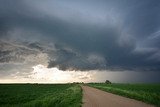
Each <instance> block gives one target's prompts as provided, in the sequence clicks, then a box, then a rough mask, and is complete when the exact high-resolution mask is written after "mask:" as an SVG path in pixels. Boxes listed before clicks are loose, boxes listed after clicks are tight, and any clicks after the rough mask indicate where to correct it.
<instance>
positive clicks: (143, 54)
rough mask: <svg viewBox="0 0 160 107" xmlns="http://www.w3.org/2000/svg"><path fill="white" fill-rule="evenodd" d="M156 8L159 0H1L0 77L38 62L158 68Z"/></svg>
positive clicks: (64, 67)
mask: <svg viewBox="0 0 160 107" xmlns="http://www.w3.org/2000/svg"><path fill="white" fill-rule="evenodd" d="M159 11H160V2H159V1H158V0H154V1H153V0H141V1H139V0H134V1H129V0H122V1H119V0H114V1H113V0H100V1H96V0H79V1H75V0H70V1H65V0H61V1H59V0H54V1H52V0H45V1H43V0H34V1H33V0H14V1H11V0H1V1H0V67H1V68H0V71H1V73H0V76H1V77H3V76H4V75H9V74H12V73H14V72H16V70H15V71H14V70H13V68H14V69H16V68H18V67H20V66H21V68H24V70H22V71H21V72H22V73H23V74H24V73H25V72H27V73H28V72H31V71H32V70H33V68H32V67H33V66H35V65H38V64H42V65H44V66H47V67H48V69H52V68H55V67H56V68H58V69H59V70H63V71H68V70H70V71H83V72H84V71H85V72H86V71H91V70H97V71H104V70H110V71H113V72H114V71H128V72H130V71H137V72H147V71H153V72H159V71H160V44H159V43H160V20H159V19H160V13H159ZM16 66H17V67H16ZM9 68H10V69H12V70H11V71H12V72H9V71H8V69H9ZM31 69H32V70H31ZM27 70H28V71H27ZM26 75H28V74H26Z"/></svg>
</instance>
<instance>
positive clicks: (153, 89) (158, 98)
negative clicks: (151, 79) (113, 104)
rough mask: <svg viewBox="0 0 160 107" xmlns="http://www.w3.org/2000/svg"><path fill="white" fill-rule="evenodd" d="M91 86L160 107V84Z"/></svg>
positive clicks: (102, 84) (101, 84)
mask: <svg viewBox="0 0 160 107" xmlns="http://www.w3.org/2000/svg"><path fill="white" fill-rule="evenodd" d="M88 85H89V86H92V87H95V88H98V89H101V90H104V91H107V92H111V93H114V94H118V95H122V96H125V97H129V98H132V99H136V100H140V101H143V102H146V103H149V104H154V105H156V106H158V107H160V84H105V83H92V84H88Z"/></svg>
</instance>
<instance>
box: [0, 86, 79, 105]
mask: <svg viewBox="0 0 160 107" xmlns="http://www.w3.org/2000/svg"><path fill="white" fill-rule="evenodd" d="M81 100H82V90H81V88H80V86H79V85H76V84H1V85H0V107H81V102H82V101H81Z"/></svg>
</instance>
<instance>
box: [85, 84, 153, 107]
mask: <svg viewBox="0 0 160 107" xmlns="http://www.w3.org/2000/svg"><path fill="white" fill-rule="evenodd" d="M82 89H83V106H82V107H154V106H152V105H148V104H145V103H143V102H141V101H137V100H133V99H129V98H125V97H122V96H118V95H115V94H111V93H108V92H104V91H101V90H98V89H95V88H91V87H88V86H82Z"/></svg>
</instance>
